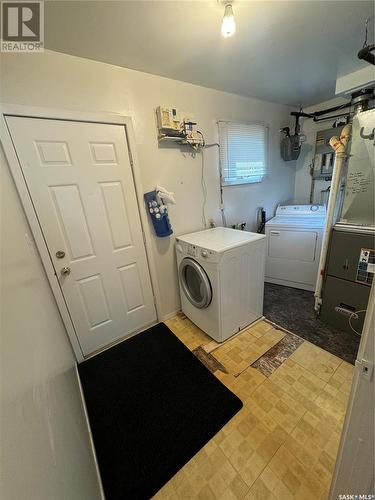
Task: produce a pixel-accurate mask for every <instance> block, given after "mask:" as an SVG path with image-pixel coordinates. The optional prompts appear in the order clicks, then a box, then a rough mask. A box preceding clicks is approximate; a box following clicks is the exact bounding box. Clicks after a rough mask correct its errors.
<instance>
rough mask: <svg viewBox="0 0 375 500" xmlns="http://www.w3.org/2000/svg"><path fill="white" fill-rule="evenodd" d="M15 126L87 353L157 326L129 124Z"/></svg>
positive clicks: (32, 122)
mask: <svg viewBox="0 0 375 500" xmlns="http://www.w3.org/2000/svg"><path fill="white" fill-rule="evenodd" d="M7 123H8V127H9V130H10V133H11V136H12V139H13V143H14V146H15V149H16V151H17V155H18V158H19V162H20V165H21V168H22V171H23V175H24V177H25V180H26V183H27V187H28V190H29V192H30V195H31V198H32V201H33V204H34V207H35V211H36V214H37V217H38V219H39V222H40V225H41V228H42V232H43V235H44V238H45V241H46V243H47V246H48V249H49V253H50V256H51V259H52V262H53V265H54V268H55V271H56V275H57V278H58V280H59V283H60V287H61V290H62V292H63V295H64V298H65V302H66V304H67V307H68V309H69V313H70V316H71V318H72V321H73V324H74V328H75V330H76V334H77V337H78V341H79V343H80V345H81V348H82V351H83V353H84V355H87V354H90V353H91V352H93V351H95V350H97V349H99V348H100V347H103V346H105V345H107V344H109V343H111V342H113V341H115V340H117V339H119V338H122V337H124V336H126V335H128V334H130V333H132V332H134V331H135V330H138V329H141V328H142V327H144V326H146V325H148V324H150V323H152V322H153V321H154V320H155V319H156V312H155V307H154V300H153V293H152V288H151V281H150V275H149V269H148V264H147V259H146V252H145V248H144V242H143V235H142V229H141V221H140V217H139V212H138V205H137V199H136V193H135V188H134V181H133V175H132V168H131V164H130V159H129V153H128V147H127V138H126V133H125V127H124V126H122V125H106V124H97V123H85V122H73V121H62V120H49V119H37V118H22V117H7ZM63 254H64V255H63ZM62 255H63V256H62ZM64 272H65V274H64Z"/></svg>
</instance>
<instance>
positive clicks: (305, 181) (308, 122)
mask: <svg viewBox="0 0 375 500" xmlns="http://www.w3.org/2000/svg"><path fill="white" fill-rule="evenodd" d="M346 102H348V100H347V99H344V98H341V97H337V98H335V99H331V100H329V101H325V102H322V103H320V104H316V105H315V106H311V107H309V108H306V109H304V111H305V112H306V113H312V112H314V111H320V110H322V109H327V108H331V107H333V106H338V105H340V104H344V103H346ZM338 113H340V112H339V111H338ZM333 122H334V119H332V120H327V121H324V122H314V121H313V120H312V119H311V118H305V119H303V122H302V132H303V133H304V134H305V135H306V142H304V143H303V145H302V149H301V154H300V156H299V158H298V160H297V162H296V176H295V187H294V201H295V203H309V202H310V188H311V176H310V165H311V163H312V161H313V156H314V149H315V139H316V133H317V131H318V130H324V129H327V128H330V127H331V126H332V124H333ZM330 183H331V181H324V180H317V181H316V182H315V190H314V193H315V194H314V200H313V202H314V203H320V191H321V190H322V189H326V188H327V187H328V186H329V185H330Z"/></svg>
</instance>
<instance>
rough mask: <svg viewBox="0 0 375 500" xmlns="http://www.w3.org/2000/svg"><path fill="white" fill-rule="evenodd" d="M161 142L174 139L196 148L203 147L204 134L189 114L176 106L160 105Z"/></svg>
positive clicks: (159, 137)
mask: <svg viewBox="0 0 375 500" xmlns="http://www.w3.org/2000/svg"><path fill="white" fill-rule="evenodd" d="M156 118H157V126H158V140H159V142H164V141H174V142H177V143H178V144H182V145H184V144H186V145H190V146H192V147H193V148H194V149H197V148H199V147H202V146H203V144H204V142H203V136H202V134H201V133H200V132H199V131H198V128H197V122H196V121H195V120H194V118H193V117H192V116H191V115H190V114H188V113H184V112H181V111H179V110H178V109H176V108H172V107H166V106H159V107H158V108H157V109H156Z"/></svg>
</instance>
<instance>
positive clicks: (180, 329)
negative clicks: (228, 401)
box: [154, 315, 353, 500]
mask: <svg viewBox="0 0 375 500" xmlns="http://www.w3.org/2000/svg"><path fill="white" fill-rule="evenodd" d="M166 323H167V325H168V327H169V328H170V329H171V330H172V331H173V332H174V333H175V334H176V335H177V336H178V337H179V338H180V339H181V340H182V341H183V342H184V343H185V345H186V346H187V347H188V348H189V349H190V350H194V349H196V348H198V347H202V348H203V349H205V350H206V352H210V355H212V356H214V357H215V358H216V359H217V360H218V361H219V363H218V366H220V364H221V366H224V367H225V369H226V371H227V373H225V372H223V371H222V370H216V371H215V375H216V376H217V377H218V378H219V379H220V380H221V381H222V382H223V383H224V384H225V385H226V386H227V387H228V388H230V389H231V390H232V391H233V392H234V393H236V394H237V395H238V396H239V397H240V398H241V400H242V401H243V403H244V406H243V408H242V410H241V411H240V412H239V413H237V415H236V416H235V417H234V418H233V419H232V420H231V421H230V422H228V423H227V424H226V425H225V426H224V427H223V429H222V430H221V431H220V432H219V433H218V434H217V435H216V436H215V437H214V438H213V439H212V440H211V441H209V442H208V443H207V444H206V446H204V448H202V449H201V450H200V451H199V452H198V453H197V455H195V457H194V458H192V459H191V460H190V462H188V463H187V464H186V465H185V466H184V467H183V468H182V469H181V470H180V471H179V472H178V473H177V474H176V475H175V476H174V477H173V478H172V479H171V480H170V481H169V482H168V483H167V484H166V485H165V486H164V487H163V488H162V489H161V490H160V491H159V492H158V493H157V495H156V496H155V497H154V498H155V499H176V500H184V499H203V500H210V499H224V500H231V499H275V500H276V499H277V500H282V499H299V500H309V499H314V500H317V499H321V498H322V499H326V498H328V492H329V487H330V482H331V478H332V473H333V468H334V464H335V459H336V454H337V449H338V444H339V439H340V434H341V430H342V425H343V422H344V416H345V410H346V405H347V400H348V396H349V392H350V385H351V379H352V371H353V367H352V365H350V364H349V363H347V362H345V361H342V360H341V359H339V358H337V357H336V356H334V355H332V354H330V353H328V352H326V351H323V350H322V349H320V348H319V347H316V346H314V345H312V344H310V343H309V342H307V341H303V343H302V344H301V345H300V346H299V347H297V349H296V350H295V351H294V352H293V353H292V354H291V355H290V356H289V357H288V358H287V359H286V360H285V361H284V362H283V363H282V364H281V365H280V366H279V367H277V368H276V369H275V370H274V371H273V372H272V373H271V374H270V375H269V376H268V377H267V376H266V375H264V374H263V373H261V371H259V370H258V369H256V368H253V367H251V366H249V365H250V364H252V363H253V362H254V361H255V360H256V359H257V358H259V356H262V355H263V354H264V353H265V352H267V351H268V350H269V349H270V348H272V347H273V346H274V345H275V344H277V342H279V341H280V340H281V339H282V338H283V336H284V332H283V331H282V330H279V329H277V328H274V325H272V324H270V323H267V322H265V321H261V322H259V323H257V324H256V325H254V326H253V327H251V328H249V329H248V330H246V331H245V332H242V333H241V334H239V335H238V336H236V337H234V338H232V339H230V340H229V341H227V342H226V343H224V344H216V343H215V342H213V341H212V339H210V338H209V337H207V336H206V335H205V334H204V333H203V332H202V331H201V330H199V328H197V327H196V326H195V325H194V324H193V323H191V322H190V320H188V319H187V318H185V317H184V316H183V315H179V316H175V317H174V318H172V319H170V320H168V321H167V322H166ZM214 366H215V364H214Z"/></svg>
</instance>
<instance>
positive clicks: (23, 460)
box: [0, 52, 294, 500]
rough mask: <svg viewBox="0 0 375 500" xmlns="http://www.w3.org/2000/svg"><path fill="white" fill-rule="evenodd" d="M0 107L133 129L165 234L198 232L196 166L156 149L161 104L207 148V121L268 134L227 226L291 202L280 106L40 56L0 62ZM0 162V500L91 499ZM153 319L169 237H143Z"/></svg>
mask: <svg viewBox="0 0 375 500" xmlns="http://www.w3.org/2000/svg"><path fill="white" fill-rule="evenodd" d="M0 62H1V67H0V69H1V80H0V81H1V88H0V90H1V98H0V101H3V102H10V103H19V104H28V105H34V106H44V107H53V108H57V109H59V108H66V109H75V110H85V111H95V112H101V111H105V112H116V113H121V114H124V115H130V116H132V117H133V120H134V127H135V133H136V140H137V153H138V156H139V160H140V167H141V172H142V179H143V187H144V190H145V191H146V190H151V189H152V188H153V187H154V186H155V184H157V183H159V184H162V185H164V186H165V187H167V188H168V189H169V190H172V191H175V193H176V197H177V201H178V204H177V205H176V206H175V207H172V209H171V214H170V215H171V221H172V224H173V228H174V230H175V234H182V233H184V232H189V231H194V230H198V229H201V228H202V222H201V212H202V190H201V181H200V176H201V157H200V156H199V155H197V157H196V158H193V157H192V155H191V154H190V153H189V152H188V150H179V149H178V148H175V147H173V148H171V147H168V146H166V147H163V148H161V147H160V148H159V147H158V143H157V140H156V127H155V116H154V109H155V108H156V106H158V105H159V104H171V105H174V106H177V107H179V108H181V109H183V110H185V111H190V112H193V113H194V114H195V117H196V118H197V120H198V122H199V126H200V129H201V130H202V131H203V132H204V134H205V136H206V141H207V142H208V143H210V142H214V141H216V140H217V136H216V125H215V121H216V120H217V119H234V120H255V121H265V122H267V123H268V124H269V125H270V163H271V174H270V177H269V179H267V180H266V181H264V182H263V183H261V184H257V185H253V186H248V187H233V188H227V189H226V193H225V200H226V210H227V217H228V221H229V222H240V221H243V220H245V221H247V222H248V225H249V228H250V229H254V221H255V210H256V208H257V207H258V206H260V205H261V206H264V207H265V208H266V209H267V211H268V213H269V214H270V215H271V213H272V211H273V209H274V207H275V205H276V204H277V203H278V202H280V201H284V200H287V199H290V198H292V196H293V190H294V167H293V166H292V167H291V166H289V165H288V164H285V163H284V162H282V161H281V160H280V157H279V152H278V150H279V132H278V130H279V129H280V128H281V127H282V126H285V125H287V124H288V122H289V117H288V113H289V111H290V110H289V109H287V108H286V107H284V106H279V105H276V104H271V103H265V102H261V101H257V100H252V99H247V98H242V97H239V96H235V95H231V94H226V93H223V92H218V91H213V90H210V89H206V88H201V87H197V86H193V85H189V84H186V83H180V82H177V81H173V80H168V79H165V78H161V77H156V76H152V75H148V74H144V73H139V72H136V71H131V70H126V69H123V68H119V67H115V66H110V65H106V64H102V63H97V62H94V61H89V60H85V59H79V58H76V57H72V56H67V55H63V54H58V53H53V52H45V53H44V54H42V55H15V54H12V55H5V54H2V55H1V59H0ZM205 159H206V162H205V163H206V166H205V178H206V183H207V188H208V201H207V209H206V213H207V217H210V216H212V217H214V218H215V219H216V221H217V222H220V217H219V210H218V203H219V197H218V171H217V151H215V150H208V151H207V152H206V153H205ZM0 160H1V170H2V178H1V194H2V202H3V204H2V206H3V210H2V226H1V237H2V276H1V283H2V299H3V300H2V302H3V311H2V325H1V326H2V332H1V337H2V360H1V366H2V395H1V398H2V400H1V401H2V404H1V407H2V434H3V442H2V452H3V458H5V460H4V461H3V465H2V472H3V491H2V494H1V495H0V496H1V498H4V499H6V500H24V499H25V500H26V499H28V500H29V499H36V498H37V499H38V500H52V499H53V500H86V499H87V500H95V499H96V498H98V488H97V482H96V476H95V471H94V467H93V462H92V457H91V455H90V448H89V445H88V436H87V430H86V428H85V424H84V420H83V414H82V409H81V403H80V399H79V394H78V389H77V384H76V381H75V379H74V372H73V364H74V358H73V354H72V351H71V348H70V345H69V342H68V339H67V337H66V335H65V332H64V327H63V324H62V322H61V319H60V316H59V313H58V311H57V307H56V304H55V302H54V299H53V296H52V293H51V292H50V289H49V285H48V282H47V279H46V276H45V273H44V271H43V268H42V265H41V262H40V259H39V257H38V254H37V251H36V248H35V244H34V242H33V240H32V236H31V233H30V229H29V227H28V225H27V222H26V220H25V216H24V213H23V211H22V207H21V204H20V202H19V199H18V196H17V193H16V190H15V187H14V184H13V181H12V179H11V177H10V173H9V169H8V167H7V165H6V162H5V160H4V157H3V156H1V157H0ZM153 244H154V249H153V250H154V254H155V258H156V260H157V267H158V276H159V281H160V285H161V289H162V291H163V293H162V304H163V313H164V314H168V313H171V312H173V311H175V310H177V309H178V308H179V298H178V289H177V280H176V273H175V265H174V252H173V238H170V239H169V238H168V239H164V240H162V239H156V238H154V241H153Z"/></svg>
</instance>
